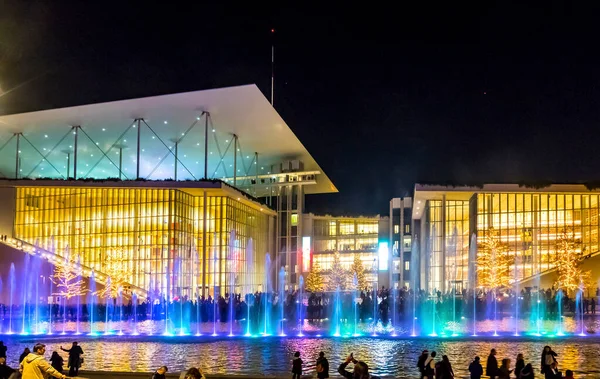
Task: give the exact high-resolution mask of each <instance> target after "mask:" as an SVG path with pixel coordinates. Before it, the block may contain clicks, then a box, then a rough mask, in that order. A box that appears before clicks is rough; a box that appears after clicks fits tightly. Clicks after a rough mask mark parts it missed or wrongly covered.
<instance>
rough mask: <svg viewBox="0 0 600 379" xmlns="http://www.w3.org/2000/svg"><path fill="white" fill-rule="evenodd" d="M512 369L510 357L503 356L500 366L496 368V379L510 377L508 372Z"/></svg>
mask: <svg viewBox="0 0 600 379" xmlns="http://www.w3.org/2000/svg"><path fill="white" fill-rule="evenodd" d="M512 371H513V370H511V369H510V359H508V358H504V359H503V360H502V366H500V368H499V369H498V375H497V378H498V379H510V374H511V373H512Z"/></svg>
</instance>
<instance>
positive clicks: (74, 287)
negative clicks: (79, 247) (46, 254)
mask: <svg viewBox="0 0 600 379" xmlns="http://www.w3.org/2000/svg"><path fill="white" fill-rule="evenodd" d="M51 280H52V283H54V285H55V288H56V291H57V292H54V293H53V295H55V296H61V297H63V298H66V299H70V298H72V297H75V296H80V295H83V294H85V293H86V292H87V290H86V289H85V287H84V282H83V279H82V278H81V266H80V265H79V264H78V263H77V262H76V261H75V257H74V256H72V255H70V254H67V255H66V256H65V257H64V258H59V260H58V262H56V263H55V266H54V274H53V275H52V277H51Z"/></svg>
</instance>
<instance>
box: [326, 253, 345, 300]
mask: <svg viewBox="0 0 600 379" xmlns="http://www.w3.org/2000/svg"><path fill="white" fill-rule="evenodd" d="M328 274H329V275H328V281H327V289H328V290H330V291H335V290H336V289H338V288H339V289H340V290H345V289H346V284H347V283H348V271H347V270H346V269H344V267H343V266H342V262H341V261H340V253H339V252H337V251H336V252H335V254H334V255H333V264H332V265H331V269H329V272H328Z"/></svg>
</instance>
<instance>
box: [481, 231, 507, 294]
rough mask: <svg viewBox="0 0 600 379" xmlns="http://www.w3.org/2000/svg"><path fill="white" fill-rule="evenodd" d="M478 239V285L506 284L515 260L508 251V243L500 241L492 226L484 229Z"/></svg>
mask: <svg viewBox="0 0 600 379" xmlns="http://www.w3.org/2000/svg"><path fill="white" fill-rule="evenodd" d="M480 241H481V242H480V243H478V244H477V282H478V285H479V286H480V287H485V288H499V287H506V286H508V285H509V284H510V280H511V278H512V276H511V274H512V272H511V269H510V266H511V265H512V264H514V260H515V259H514V256H511V255H510V253H509V251H508V245H507V244H506V243H504V242H502V241H500V236H499V234H498V231H497V230H496V229H495V228H494V227H490V228H489V229H488V230H487V231H485V233H484V236H483V238H481V240H480Z"/></svg>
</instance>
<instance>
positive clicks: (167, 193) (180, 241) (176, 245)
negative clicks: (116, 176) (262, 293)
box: [3, 184, 275, 297]
mask: <svg viewBox="0 0 600 379" xmlns="http://www.w3.org/2000/svg"><path fill="white" fill-rule="evenodd" d="M212 187H213V188H169V187H163V188H147V187H143V186H136V187H130V186H119V187H104V186H103V187H98V186H94V187H88V186H78V187H75V188H73V187H67V186H56V185H54V186H51V185H36V186H19V185H17V186H15V187H13V188H10V189H9V190H8V192H12V193H13V194H14V199H15V212H14V238H16V239H18V240H21V241H24V242H26V243H29V244H32V245H36V246H40V247H45V248H47V250H49V251H51V252H54V253H56V254H57V255H59V256H63V257H64V256H66V255H67V254H74V255H75V256H77V257H78V259H79V260H80V263H81V264H82V265H84V266H85V267H88V268H89V269H91V270H94V271H95V272H96V273H97V274H96V275H97V277H99V279H100V280H102V275H103V273H106V272H110V271H111V270H110V269H108V267H107V265H110V264H111V257H113V256H114V254H118V255H119V256H120V257H122V258H123V259H124V260H125V266H124V268H125V277H124V280H125V282H127V283H128V284H130V285H131V286H132V287H133V288H135V289H137V290H138V291H142V294H144V291H153V292H155V293H157V294H166V293H169V294H170V295H171V296H188V297H192V296H195V295H196V294H205V295H208V294H211V295H212V293H213V288H214V286H217V287H219V288H220V287H226V288H228V289H229V288H230V287H231V285H232V284H233V285H234V286H235V287H236V292H238V291H242V290H243V291H246V290H249V289H252V290H253V291H256V290H258V289H260V287H262V285H263V281H264V277H265V273H264V256H265V254H266V253H267V251H268V249H269V236H270V235H272V234H273V231H272V229H273V219H274V216H275V212H274V211H272V210H270V209H269V208H267V207H265V206H263V205H261V204H259V203H257V202H255V201H253V200H251V199H249V198H248V197H247V196H245V195H243V194H242V193H239V192H238V191H236V190H234V189H232V188H229V187H228V186H227V185H225V184H223V185H216V186H214V185H213V186H212ZM3 190H4V192H5V194H7V195H9V196H10V194H8V193H7V189H3ZM11 190H12V191H11ZM236 192H237V194H236ZM270 229H271V230H270Z"/></svg>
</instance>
